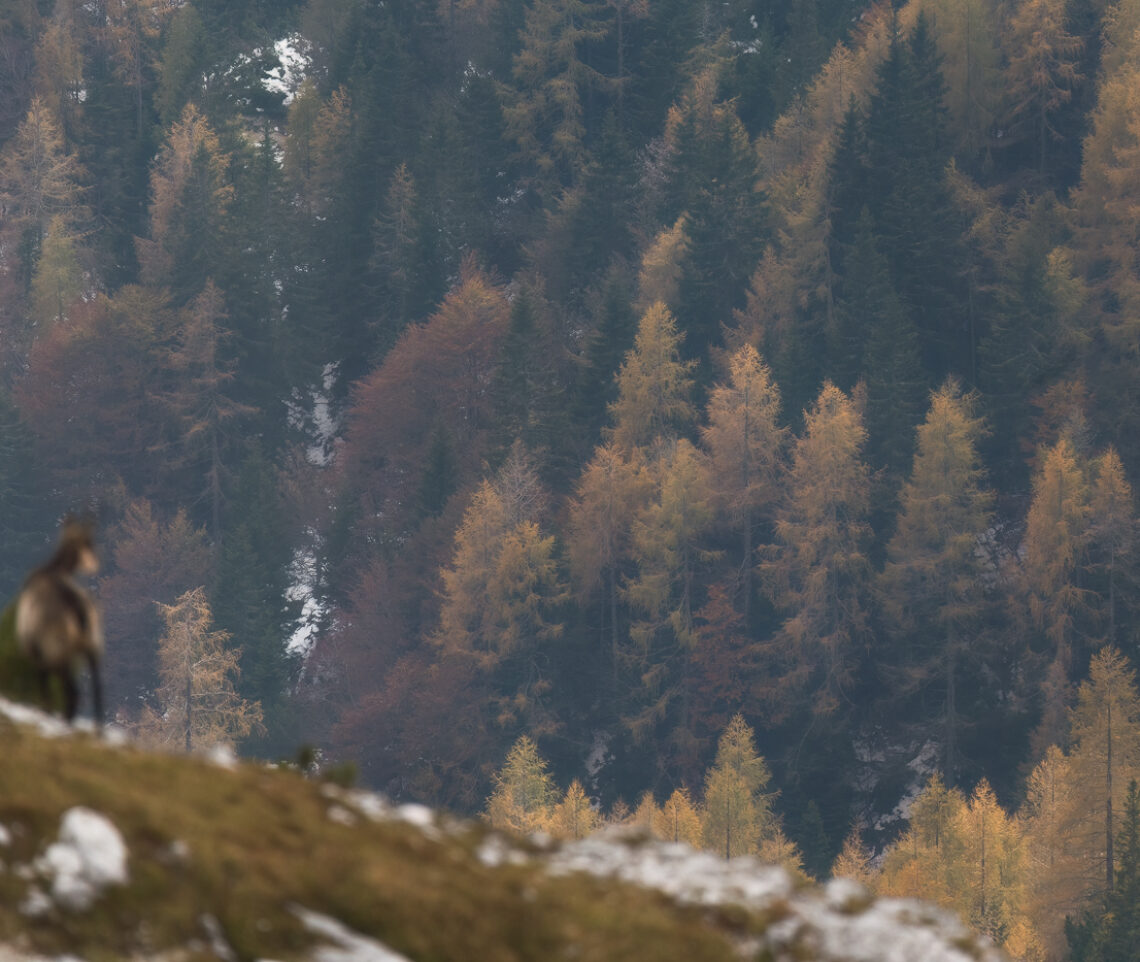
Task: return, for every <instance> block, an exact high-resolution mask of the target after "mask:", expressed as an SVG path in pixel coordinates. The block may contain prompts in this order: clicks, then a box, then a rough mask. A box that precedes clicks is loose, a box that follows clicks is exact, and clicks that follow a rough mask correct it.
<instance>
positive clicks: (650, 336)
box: [607, 301, 696, 451]
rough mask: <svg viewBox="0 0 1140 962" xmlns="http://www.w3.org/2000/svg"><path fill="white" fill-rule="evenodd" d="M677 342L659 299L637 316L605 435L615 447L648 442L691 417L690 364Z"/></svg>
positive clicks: (674, 324)
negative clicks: (636, 324)
mask: <svg viewBox="0 0 1140 962" xmlns="http://www.w3.org/2000/svg"><path fill="white" fill-rule="evenodd" d="M680 345H681V333H680V331H679V330H678V328H677V321H676V318H674V317H673V315H672V313H670V311H669V309H668V308H667V307H666V306H665V305H664V304H662V303H661V302H660V301H658V302H657V303H655V304H654V305H653V306H651V307H650V308H649V309H648V310H647V311H646V312H645V313H644V314H643V315H642V316H641V320H640V322H639V323H638V327H637V336H636V338H635V340H634V345H633V350H631V351H630V352H629V353H628V354H627V355H626V358H625V361H624V362H623V364H622V366H621V370H620V371H619V372H618V375H617V384H618V397H617V400H616V401H614V402H613V404H611V405H610V418H611V419H612V421H613V427H611V428H609V429H607V435H608V438H609V440H611V441H612V442H613V444H614V445H615V446H616V447H617V448H618V449H619V450H622V451H630V450H632V449H633V448H635V447H639V446H640V447H646V446H649V445H651V444H652V443H653V441H654V439H656V438H659V437H665V436H670V435H672V434H673V433H674V432H675V431H676V430H677V429H678V428H680V427H683V426H684V425H687V424H689V423H690V422H691V421H692V420H693V418H694V417H695V415H696V411H695V409H694V407H693V402H692V392H693V380H692V369H693V364H692V362H691V361H683V360H681V350H680Z"/></svg>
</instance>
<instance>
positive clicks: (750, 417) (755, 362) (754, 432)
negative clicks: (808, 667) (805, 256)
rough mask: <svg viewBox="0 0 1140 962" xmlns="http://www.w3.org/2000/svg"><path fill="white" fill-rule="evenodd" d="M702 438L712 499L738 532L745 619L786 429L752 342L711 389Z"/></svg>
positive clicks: (769, 375)
mask: <svg viewBox="0 0 1140 962" xmlns="http://www.w3.org/2000/svg"><path fill="white" fill-rule="evenodd" d="M707 415H708V424H707V425H706V426H705V427H703V428H702V429H701V440H702V441H703V443H704V446H705V450H707V451H708V452H709V468H710V476H711V478H712V492H713V497H714V503H715V505H716V507H717V509H718V513H719V514H720V516H721V517H722V518H723V519H724V520H725V521H727V522H728V523H729V524H731V525H732V526H733V527H735V528H736V529H737V531H739V533H740V553H741V558H740V582H741V597H742V599H743V604H742V608H743V614H744V620H745V623H747V621H748V618H749V613H750V610H751V604H752V571H753V568H754V567H755V559H754V558H753V548H754V538H755V527H756V523H757V521H758V519H759V517H760V516H761V514H762V513H763V512H764V511H765V509H768V508H770V506H771V505H772V504H773V503H774V502H775V501H776V498H777V485H778V482H779V480H780V476H781V469H782V467H783V462H782V455H783V446H784V441H785V436H786V434H787V429H786V428H783V427H781V426H780V424H779V415H780V389H779V388H778V387H777V386H776V383H775V382H774V381H773V380H772V373H771V371H770V370H769V369H768V366H767V365H766V364H765V363H764V361H763V359H762V358H761V357H760V354H759V352H758V351H757V350H756V348H754V347H752V345H750V344H745V345H744V346H742V347H740V348H739V349H738V350H737V351H736V352H735V353H734V354H733V355H732V358H731V360H730V362H729V380H728V383H727V384H719V385H717V386H716V387H714V388H713V390H712V393H711V394H710V395H709V403H708V409H707Z"/></svg>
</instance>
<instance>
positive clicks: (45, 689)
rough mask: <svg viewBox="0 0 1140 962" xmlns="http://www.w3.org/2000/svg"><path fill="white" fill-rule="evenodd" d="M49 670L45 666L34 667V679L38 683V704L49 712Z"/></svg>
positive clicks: (50, 708)
mask: <svg viewBox="0 0 1140 962" xmlns="http://www.w3.org/2000/svg"><path fill="white" fill-rule="evenodd" d="M51 674H52V673H51V672H50V671H48V670H47V669H46V668H36V680H37V681H39V683H40V705H41V706H43V710H44V711H46V712H48V713H49V714H50V713H51V710H52V705H51Z"/></svg>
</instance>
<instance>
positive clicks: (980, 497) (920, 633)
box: [880, 381, 993, 785]
mask: <svg viewBox="0 0 1140 962" xmlns="http://www.w3.org/2000/svg"><path fill="white" fill-rule="evenodd" d="M981 435H982V423H981V420H980V419H979V418H978V417H977V416H976V415H975V413H974V398H973V397H972V396H969V395H963V393H962V391H961V388H960V387H959V386H958V384H957V383H956V382H954V381H948V382H947V383H946V384H944V385H943V386H942V387H941V388H940V389H939V390H937V391H935V392H934V393H933V394H932V396H931V404H930V410H929V412H928V413H927V416H926V420H925V421H924V422H923V423H922V424H921V425H919V428H918V446H917V450H916V451H915V455H914V466H913V468H912V470H911V475H910V479H909V480H908V481H907V483H906V484H905V485H904V486H903V490H902V493H901V494H900V498H899V500H900V511H899V519H898V525H897V527H896V529H895V534H894V536H893V537H892V538H891V541H890V543H889V545H888V546H887V558H888V560H887V564H886V566H885V568H884V570H883V574H882V577H881V579H880V584H881V587H882V594H883V597H884V599H885V601H886V604H885V609H886V612H887V615H888V618H889V622H890V624H891V625H892V627H893V628H894V631H895V633H896V634H897V635H898V636H899V638H900V640H901V642H902V646H901V650H900V656H899V657H900V661H901V664H902V665H903V666H904V667H903V672H902V679H903V682H904V684H903V685H902V687H903V688H904V689H909V690H921V689H926V688H930V687H933V688H934V689H935V690H936V691H937V690H938V689H941V694H942V705H943V709H942V720H943V724H942V729H943V744H942V773H943V777H944V778H945V779H946V781H947V782H948V783H949V784H950V785H953V784H954V773H955V771H956V769H957V763H958V759H957V732H958V713H957V696H956V682H957V673H958V663H959V661H960V660H961V658H962V655H963V654H964V649H965V647H966V645H967V643H968V642H969V640H970V639H971V638H972V635H971V633H970V631H969V629H970V628H971V626H972V625H975V624H976V623H977V621H978V619H979V614H980V611H981V608H982V603H983V596H982V586H981V583H980V577H979V576H980V575H981V569H980V563H979V559H978V555H977V553H976V548H977V542H978V537H979V536H980V535H981V534H982V533H983V532H984V531H985V529H986V527H987V526H988V525H989V519H990V511H991V508H992V504H993V496H992V495H991V494H990V492H989V491H988V490H987V489H986V488H985V487H984V486H983V469H982V462H981V457H980V456H979V454H978V441H979V439H980V438H981ZM935 626H937V630H936V631H933V630H932V628H934V627H935Z"/></svg>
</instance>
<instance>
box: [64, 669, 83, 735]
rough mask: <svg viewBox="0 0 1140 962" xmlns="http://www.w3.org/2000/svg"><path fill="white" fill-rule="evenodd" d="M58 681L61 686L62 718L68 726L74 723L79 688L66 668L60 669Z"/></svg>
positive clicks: (77, 706)
mask: <svg viewBox="0 0 1140 962" xmlns="http://www.w3.org/2000/svg"><path fill="white" fill-rule="evenodd" d="M59 680H60V682H61V683H62V684H63V717H64V718H66V719H67V723H68V724H69V725H70V724H71V723H72V722H73V721H75V712H76V710H77V709H78V708H79V688H78V687H77V686H76V684H75V678H74V676H73V675H72V673H71V671H70V670H69V669H67V668H63V669H60V672H59Z"/></svg>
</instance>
